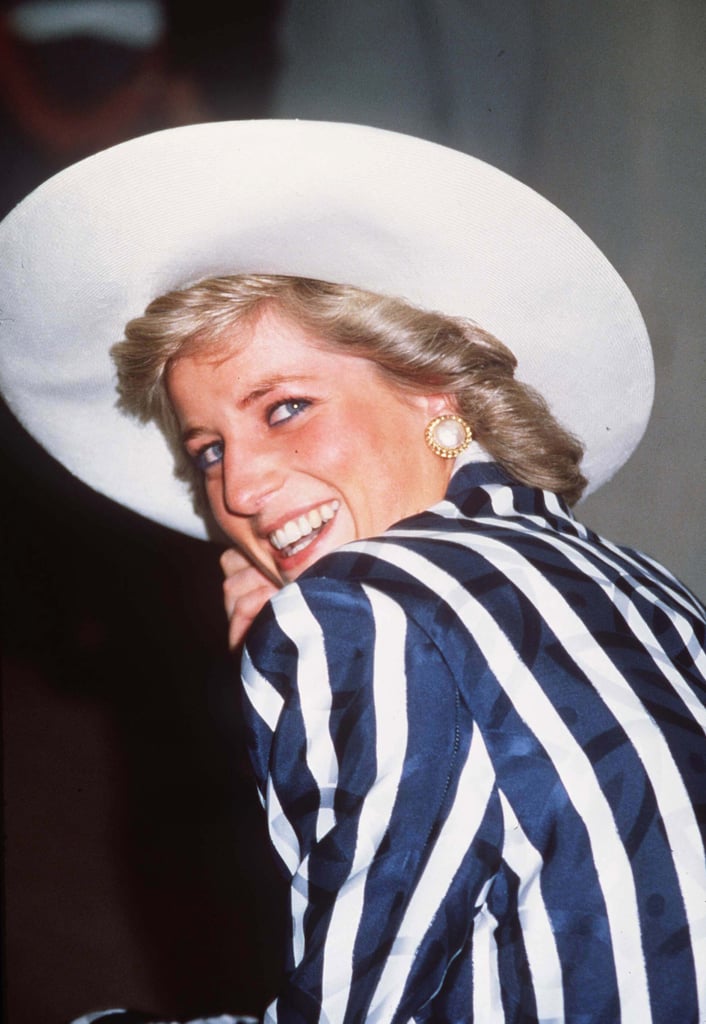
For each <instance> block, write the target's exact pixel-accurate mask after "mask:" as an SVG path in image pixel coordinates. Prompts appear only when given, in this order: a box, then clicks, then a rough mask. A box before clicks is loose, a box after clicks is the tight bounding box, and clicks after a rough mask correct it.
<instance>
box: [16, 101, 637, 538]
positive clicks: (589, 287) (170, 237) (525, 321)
mask: <svg viewBox="0 0 706 1024" xmlns="http://www.w3.org/2000/svg"><path fill="white" fill-rule="evenodd" d="M0 252H2V267H1V268H0V295H1V304H2V314H1V323H0V332H1V334H2V344H1V345H0V385H1V386H2V389H3V391H4V393H5V395H6V398H7V401H8V404H9V406H10V408H11V409H12V410H13V411H14V413H15V415H16V416H17V417H18V419H19V420H20V421H21V422H22V423H23V424H24V426H25V427H26V428H27V429H28V430H29V432H30V433H31V434H32V435H33V436H34V437H35V438H36V439H37V440H38V441H39V442H40V443H41V444H42V445H43V446H44V447H45V448H46V449H47V450H48V451H49V452H51V454H53V455H54V456H55V457H56V458H57V459H59V460H60V461H61V462H62V463H64V465H65V466H66V467H67V468H68V469H69V470H70V471H71V472H72V473H74V474H75V475H76V476H78V477H79V478H81V479H82V480H84V481H85V482H86V483H88V484H89V485H90V486H91V487H93V488H94V489H96V490H97V491H99V492H101V493H103V494H105V495H107V496H109V497H110V498H113V499H114V500H116V501H118V502H120V503H121V504H123V505H126V506H128V507H129V508H131V509H133V510H135V511H137V512H140V513H141V514H143V515H145V516H147V517H149V518H151V519H154V520H156V521H158V522H161V523H163V524H165V525H167V526H170V527H172V528H174V529H177V530H180V531H183V532H184V533H187V534H190V535H192V536H199V537H205V536H206V534H207V530H206V526H205V524H204V522H203V520H202V519H201V518H200V517H199V516H198V515H197V514H196V513H195V512H194V510H193V507H192V501H191V496H190V493H189V491H188V488H187V487H186V485H185V484H183V483H182V482H181V481H179V480H177V479H176V478H175V477H174V472H173V459H172V456H171V454H170V452H169V449H168V447H167V444H166V442H165V440H164V439H163V437H162V435H161V434H160V433H159V431H158V429H157V428H156V427H155V426H154V425H152V424H147V425H143V424H139V423H137V422H136V421H133V420H131V419H129V418H127V417H126V416H125V415H124V414H123V413H121V412H120V411H119V409H118V408H117V406H116V390H115V371H114V367H113V365H112V362H111V359H110V356H109V349H110V347H111V345H112V344H113V343H114V342H116V341H118V340H120V338H121V337H122V332H123V328H124V325H125V323H126V322H127V321H128V320H129V319H131V318H132V317H134V316H137V315H139V314H140V313H142V312H143V310H144V308H145V307H146V306H147V304H148V303H149V302H150V301H151V300H152V299H153V298H155V297H156V296H157V295H160V294H163V293H164V292H166V291H168V290H170V289H172V288H177V287H183V286H185V285H187V284H190V283H193V282H195V281H197V280H200V279H201V278H204V277H206V276H210V275H213V274H223V273H229V274H231V273H232V274H236V273H276V274H289V275H300V276H306V277H313V278H320V279H323V280H328V281H338V282H341V283H346V284H352V285H356V286H358V287H361V288H366V289H370V290H372V291H377V292H382V293H386V294H390V295H397V296H400V297H402V298H405V299H407V300H408V301H409V302H411V303H413V304H415V305H418V306H421V307H424V308H427V309H436V310H441V311H443V312H445V313H448V314H452V315H460V316H465V317H470V318H471V319H473V320H474V321H476V322H477V323H479V324H480V325H481V326H482V327H484V328H486V329H487V330H489V331H491V332H492V333H493V334H495V335H496V336H497V337H499V338H500V339H501V340H502V341H503V342H505V344H507V345H508V346H509V347H510V348H511V349H512V350H513V352H514V353H515V355H516V356H517V359H518V377H519V378H520V379H522V380H524V381H526V382H527V383H529V384H532V385H533V386H534V387H535V388H537V389H538V391H539V392H540V393H541V394H542V395H543V396H544V397H545V399H546V400H547V401H548V403H549V405H550V407H551V408H552V410H553V412H554V414H555V415H556V416H557V418H558V419H559V421H560V422H561V423H563V424H564V425H565V426H566V427H568V428H569V429H570V430H571V431H572V432H573V433H574V434H576V435H577V436H578V437H579V438H580V439H581V440H582V441H583V443H584V445H585V447H586V456H585V460H584V472H585V474H586V476H587V478H588V481H589V487H588V490H589V491H594V490H596V488H598V487H600V486H601V484H603V483H604V482H605V481H606V480H608V479H609V478H610V477H611V476H613V474H614V473H615V472H616V471H617V470H618V469H619V468H620V466H621V465H622V464H623V463H624V462H625V461H626V459H627V458H628V457H629V455H630V454H631V452H632V451H633V449H634V448H635V447H636V446H637V444H638V442H639V440H640V438H641V437H642V434H643V432H644V429H645V426H646V424H647V419H648V417H649V413H650V409H651V405H652V398H653V388H654V374H653V364H652V356H651V351H650V346H649V340H648V337H647V332H646V329H645V325H644V323H643V320H642V318H641V316H640V313H639V311H638V308H637V306H636V304H635V302H634V300H633V298H632V296H631V294H630V292H629V290H628V288H627V286H626V285H625V283H624V282H623V281H622V279H621V278H620V276H619V275H618V273H617V272H616V271H615V270H614V268H613V267H612V266H611V264H610V263H609V262H608V260H606V258H605V257H604V256H603V255H602V253H601V252H600V250H599V249H598V248H597V247H596V246H595V245H594V244H593V242H591V240H590V239H589V238H588V237H587V236H586V235H585V234H584V233H583V232H582V231H581V230H580V228H578V227H577V225H576V224H574V222H573V221H572V220H570V219H569V218H568V217H567V216H566V215H565V214H563V213H562V212H561V211H560V210H558V209H557V208H556V207H555V206H553V205H552V204H551V203H549V202H548V201H547V200H545V199H544V198H542V197H541V196H539V195H538V194H537V193H536V192H534V191H533V190H531V189H530V188H528V187H527V186H525V185H523V184H522V183H520V182H518V181H516V180H515V179H513V178H511V177H510V176H508V175H507V174H504V173H503V172H501V171H499V170H497V169H496V168H494V167H491V166H489V165H488V164H485V163H483V162H482V161H480V160H477V159H475V158H473V157H471V156H468V155H465V154H462V153H458V152H456V151H454V150H450V149H447V148H445V147H443V146H439V145H436V144H434V143H430V142H426V141H423V140H420V139H416V138H412V137H409V136H405V135H400V134H397V133H394V132H387V131H383V130H380V129H373V128H367V127H363V126H358V125H347V124H333V123H323V122H305V121H241V122H226V123H211V124H204V125H194V126H189V127H184V128H178V129H172V130H168V131H163V132H157V133H155V134H153V135H147V136H144V137H142V138H138V139H134V140H132V141H130V142H127V143H124V144H122V145H119V146H116V147H114V148H112V149H109V150H106V151H105V152H102V153H99V154H97V155H96V156H93V157H90V158H88V159H87V160H84V161H82V162H81V163H78V164H76V165H74V166H73V167H70V168H69V169H68V170H66V171H63V172H62V173H60V174H58V175H56V176H55V177H54V178H52V179H50V180H49V181H47V182H45V183H44V184H43V185H42V186H40V187H39V188H38V189H37V190H36V191H35V192H33V193H32V194H31V195H30V196H28V198H27V199H25V200H24V201H23V202H22V203H21V204H20V205H19V206H18V207H17V208H16V209H15V210H14V211H13V212H12V213H11V214H10V215H9V216H8V217H7V218H6V219H5V221H4V222H3V223H2V224H1V225H0Z"/></svg>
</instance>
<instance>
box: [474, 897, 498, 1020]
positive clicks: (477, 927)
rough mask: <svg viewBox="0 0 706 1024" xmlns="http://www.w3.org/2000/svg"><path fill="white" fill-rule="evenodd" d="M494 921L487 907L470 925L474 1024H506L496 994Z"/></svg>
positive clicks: (496, 974) (496, 924) (496, 956)
mask: <svg viewBox="0 0 706 1024" xmlns="http://www.w3.org/2000/svg"><path fill="white" fill-rule="evenodd" d="M497 926H498V922H497V920H496V918H494V917H493V915H492V914H491V913H490V911H489V910H488V908H487V906H483V907H481V909H480V912H479V913H478V915H477V917H476V919H475V921H474V923H473V954H472V961H473V1020H474V1021H477V1022H478V1024H506V1022H505V1011H504V1009H503V997H502V992H501V990H500V969H499V967H498V947H497V943H496V941H495V929H496V928H497Z"/></svg>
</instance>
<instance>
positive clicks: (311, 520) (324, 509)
mask: <svg viewBox="0 0 706 1024" xmlns="http://www.w3.org/2000/svg"><path fill="white" fill-rule="evenodd" d="M339 508H340V502H338V501H331V502H324V504H323V505H319V506H318V507H317V508H312V509H310V510H309V511H308V512H304V513H303V514H302V515H300V516H295V517H294V518H293V519H289V520H288V521H287V522H286V523H285V524H284V525H283V526H281V527H279V529H277V530H274V531H273V532H272V533H271V534H270V538H269V539H270V544H271V545H272V547H273V548H275V550H276V551H279V552H280V553H281V554H282V555H284V556H285V557H291V556H292V555H296V554H297V552H299V551H302V550H303V549H304V548H305V547H308V545H309V544H311V543H312V542H313V541H314V540H315V539H316V537H317V536H318V535H319V533H320V532H321V530H322V529H323V528H324V526H326V524H327V523H329V522H330V521H331V520H332V519H333V517H334V516H335V515H336V513H337V512H338V509H339Z"/></svg>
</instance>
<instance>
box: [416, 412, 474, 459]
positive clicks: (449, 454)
mask: <svg viewBox="0 0 706 1024" xmlns="http://www.w3.org/2000/svg"><path fill="white" fill-rule="evenodd" d="M424 440H425V441H426V443H427V444H428V445H429V447H430V448H431V450H432V451H433V452H434V454H435V455H439V456H440V457H441V458H442V459H455V458H456V456H457V455H460V454H461V452H465V450H466V448H468V446H469V444H470V443H471V441H472V440H473V431H472V430H471V428H470V427H469V425H468V424H467V423H466V421H465V420H464V419H463V417H462V416H456V415H455V414H454V413H444V414H443V415H442V416H435V417H434V419H433V420H430V421H429V423H427V428H426V430H425V431H424Z"/></svg>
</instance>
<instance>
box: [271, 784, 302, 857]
mask: <svg viewBox="0 0 706 1024" xmlns="http://www.w3.org/2000/svg"><path fill="white" fill-rule="evenodd" d="M265 806H266V808H267V825H268V829H269V833H270V839H271V840H272V845H273V846H274V848H275V850H276V851H277V853H278V854H279V855H280V857H281V858H282V860H283V861H284V863H285V864H286V865H287V870H288V871H289V873H290V875H294V873H295V872H296V871H297V869H298V868H299V864H300V862H301V850H300V848H299V840H298V839H297V834H296V832H295V831H294V829H293V828H292V825H291V822H290V821H289V818H288V817H287V815H286V814H285V813H284V811H283V810H282V805H281V804H280V802H279V797H278V795H277V790H276V789H275V787H274V784H273V782H272V776H271V775H270V776H268V778H267V797H266V801H265Z"/></svg>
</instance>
